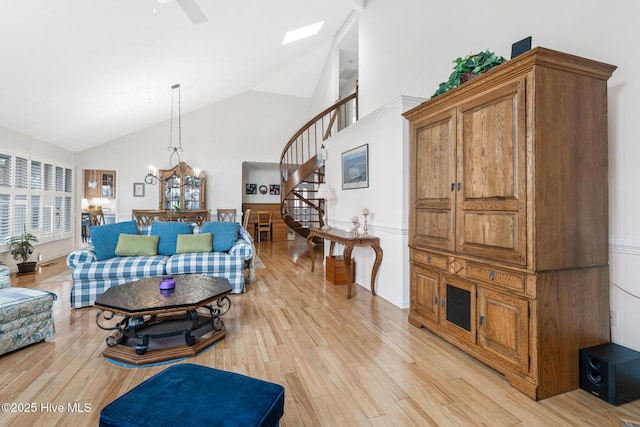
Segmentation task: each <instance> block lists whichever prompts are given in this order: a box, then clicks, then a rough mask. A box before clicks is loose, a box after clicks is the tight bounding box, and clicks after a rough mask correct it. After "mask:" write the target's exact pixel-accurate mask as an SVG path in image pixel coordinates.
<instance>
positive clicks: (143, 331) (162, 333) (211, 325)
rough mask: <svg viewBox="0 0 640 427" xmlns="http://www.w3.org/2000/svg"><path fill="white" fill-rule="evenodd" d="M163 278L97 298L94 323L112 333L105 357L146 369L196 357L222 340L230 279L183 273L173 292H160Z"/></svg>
mask: <svg viewBox="0 0 640 427" xmlns="http://www.w3.org/2000/svg"><path fill="white" fill-rule="evenodd" d="M162 279H163V278H162V277H151V278H147V279H143V280H138V281H136V282H131V283H125V284H123V285H118V286H114V287H111V288H109V289H107V290H106V291H105V293H104V294H102V295H101V296H100V297H98V299H96V302H95V305H96V307H98V308H100V311H98V314H97V315H96V323H97V324H98V326H99V327H100V328H101V329H103V330H107V331H112V334H111V335H109V336H108V337H107V338H106V340H105V341H106V343H107V348H106V349H105V350H104V352H103V353H102V354H103V356H104V357H108V358H112V359H115V360H119V361H122V362H125V363H129V364H133V365H144V364H148V363H155V362H161V361H165V360H170V359H175V358H179V357H189V356H195V355H196V354H197V353H198V352H200V351H201V350H203V349H205V348H207V347H208V346H210V345H211V344H213V343H215V342H217V341H219V340H221V339H222V338H224V336H225V335H226V331H225V327H224V322H223V321H222V316H223V315H224V314H226V313H227V312H228V311H229V308H230V307H231V301H230V300H229V297H228V296H227V295H228V294H229V293H230V292H231V285H230V284H229V280H227V279H225V278H220V277H211V276H204V275H199V274H185V275H180V276H173V279H174V280H175V288H174V289H171V290H161V289H160V281H161V280H162ZM198 310H200V313H199V312H198ZM202 312H205V313H204V314H203V313H202Z"/></svg>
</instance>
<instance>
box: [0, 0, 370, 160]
mask: <svg viewBox="0 0 640 427" xmlns="http://www.w3.org/2000/svg"><path fill="white" fill-rule="evenodd" d="M196 1H197V4H198V5H199V6H200V9H201V10H202V11H203V12H204V14H205V15H206V17H207V18H208V21H207V22H205V23H201V24H193V23H192V22H191V21H190V20H189V18H188V17H187V15H186V14H185V13H184V11H183V10H182V9H181V7H180V5H179V4H178V3H176V2H174V1H170V2H166V0H162V1H158V0H0V60H1V62H0V64H1V66H0V87H1V91H0V126H4V127H7V128H10V129H13V130H15V131H18V132H20V133H23V134H26V135H29V136H32V137H34V138H37V139H40V140H43V141H46V142H49V143H51V144H54V145H57V146H60V147H63V148H66V149H68V150H71V151H74V152H77V151H82V150H84V149H87V148H90V147H92V146H95V145H98V144H101V143H103V142H107V141H110V140H112V139H114V138H117V137H119V136H122V135H126V134H128V133H131V132H134V131H136V130H139V129H143V128H146V127H149V126H151V125H154V124H157V123H160V122H162V121H165V120H168V119H169V116H170V108H171V86H172V85H173V84H175V83H180V85H181V92H182V101H181V105H182V113H183V114H184V113H186V112H189V111H192V110H195V109H198V108H201V107H204V106H206V105H209V104H212V103H215V102H218V101H220V100H222V99H225V98H228V97H231V96H234V95H237V94H239V93H242V92H245V91H247V90H261V91H268V92H275V93H282V94H288V95H295V96H303V97H310V96H311V95H312V94H313V91H314V89H315V86H316V83H317V81H318V77H319V74H320V71H321V67H322V66H323V64H324V62H325V60H326V57H327V54H328V53H329V49H330V47H331V43H332V41H333V38H334V36H335V34H336V33H337V32H338V31H339V30H340V29H341V27H342V25H343V24H344V23H345V21H346V20H347V18H348V17H349V14H350V13H351V12H352V10H354V9H355V10H361V8H362V5H363V4H364V0H196ZM322 20H324V21H325V24H324V26H323V28H322V29H321V31H320V33H319V34H318V35H317V36H315V37H312V38H309V39H305V40H302V41H298V42H295V43H291V44H288V45H285V46H283V45H282V44H281V42H282V39H283V37H284V34H285V32H286V31H289V30H292V29H296V28H299V27H302V26H305V25H308V24H313V23H316V22H318V21H322Z"/></svg>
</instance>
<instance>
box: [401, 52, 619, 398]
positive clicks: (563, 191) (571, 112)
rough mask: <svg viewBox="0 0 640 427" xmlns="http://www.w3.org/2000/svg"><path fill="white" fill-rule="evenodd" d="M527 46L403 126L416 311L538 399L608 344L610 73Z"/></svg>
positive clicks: (574, 381) (570, 383)
mask: <svg viewBox="0 0 640 427" xmlns="http://www.w3.org/2000/svg"><path fill="white" fill-rule="evenodd" d="M614 70H615V67H614V66H612V65H608V64H604V63H601V62H596V61H592V60H589V59H585V58H580V57H577V56H573V55H568V54H565V53H561V52H556V51H552V50H549V49H545V48H535V49H533V50H530V51H529V52H527V53H525V54H523V55H521V56H518V57H517V58H515V59H512V60H510V61H507V62H505V63H504V64H502V65H500V66H498V67H496V68H494V69H493V70H491V71H489V72H487V73H485V74H483V75H481V76H479V77H476V78H475V79H473V80H471V81H469V82H467V83H464V84H462V85H461V86H459V87H457V88H455V89H453V90H450V91H449V92H446V93H444V94H442V95H440V96H438V97H436V98H434V99H432V100H429V101H427V102H425V103H423V104H421V105H419V106H418V107H416V108H414V109H412V110H410V111H407V112H406V113H405V114H404V116H405V117H406V118H407V119H408V121H409V123H410V135H411V136H410V141H411V142H410V172H409V173H410V177H409V181H410V190H409V191H410V199H409V200H410V202H409V203H410V214H409V246H410V260H411V261H410V262H411V266H410V270H411V286H410V311H409V322H410V323H411V324H413V325H415V326H419V327H424V328H426V329H428V330H430V331H432V332H434V333H435V334H437V335H439V336H440V337H442V338H444V339H445V340H447V341H449V342H451V343H453V344H454V345H456V346H457V347H459V348H460V349H462V350H464V351H466V352H467V353H469V354H470V355H472V356H473V357H475V358H477V359H478V360H480V361H482V362H484V363H486V364H487V365H489V366H491V367H493V368H494V369H496V370H497V371H499V372H501V373H503V374H504V375H505V377H506V378H507V380H508V381H509V382H510V383H511V384H512V386H514V387H515V388H517V389H519V390H521V391H522V392H523V393H525V394H526V395H528V396H529V397H531V398H532V399H536V400H538V399H544V398H546V397H550V396H553V395H556V394H559V393H563V392H566V391H569V390H573V389H576V388H578V381H579V379H578V366H579V363H578V362H579V361H578V350H579V349H580V348H583V347H589V346H593V345H597V344H601V343H605V342H609V340H610V325H609V283H608V279H609V267H608V188H607V187H608V184H607V79H608V78H609V77H610V76H611V74H612V73H613V71H614Z"/></svg>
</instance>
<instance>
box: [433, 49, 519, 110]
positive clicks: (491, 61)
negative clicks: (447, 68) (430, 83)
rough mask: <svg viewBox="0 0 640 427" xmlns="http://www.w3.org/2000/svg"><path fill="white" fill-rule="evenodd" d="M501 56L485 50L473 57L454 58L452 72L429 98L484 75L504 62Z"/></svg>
mask: <svg viewBox="0 0 640 427" xmlns="http://www.w3.org/2000/svg"><path fill="white" fill-rule="evenodd" d="M505 61H506V59H504V58H503V57H502V56H498V55H496V54H495V53H493V52H491V51H489V50H485V51H483V52H479V53H477V54H474V55H471V54H469V55H467V56H465V57H464V58H460V57H458V58H456V59H455V60H454V61H453V63H454V64H455V66H454V67H453V72H452V73H451V75H450V76H449V79H448V80H447V81H446V82H442V83H440V85H439V86H438V90H436V92H435V93H434V94H433V95H432V96H431V98H435V97H436V96H438V95H440V94H443V93H445V92H446V91H448V90H451V89H453V88H454V87H456V86H459V85H460V84H461V83H464V82H466V81H467V80H470V79H472V78H474V77H476V76H479V75H480V74H482V73H486V72H487V71H489V70H490V69H492V68H493V67H495V66H496V65H500V64H502V63H503V62H505Z"/></svg>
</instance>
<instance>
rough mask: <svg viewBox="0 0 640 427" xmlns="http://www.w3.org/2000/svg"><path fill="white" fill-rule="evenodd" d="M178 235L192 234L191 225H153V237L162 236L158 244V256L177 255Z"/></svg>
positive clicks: (156, 222)
mask: <svg viewBox="0 0 640 427" xmlns="http://www.w3.org/2000/svg"><path fill="white" fill-rule="evenodd" d="M178 234H192V231H191V224H190V223H188V222H173V221H169V222H162V221H153V222H152V223H151V232H150V235H151V236H160V243H158V255H174V254H175V253H176V240H177V239H178Z"/></svg>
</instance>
